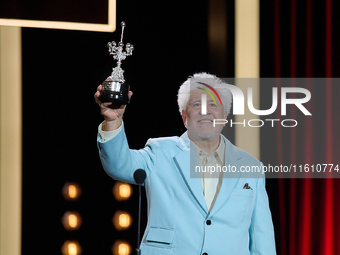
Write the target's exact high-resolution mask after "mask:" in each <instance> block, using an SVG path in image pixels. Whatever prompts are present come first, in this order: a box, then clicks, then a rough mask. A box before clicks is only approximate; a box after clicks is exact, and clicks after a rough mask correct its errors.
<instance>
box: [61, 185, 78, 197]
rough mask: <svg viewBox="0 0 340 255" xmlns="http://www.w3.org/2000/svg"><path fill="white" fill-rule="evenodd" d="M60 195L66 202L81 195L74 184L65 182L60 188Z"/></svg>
mask: <svg viewBox="0 0 340 255" xmlns="http://www.w3.org/2000/svg"><path fill="white" fill-rule="evenodd" d="M62 194H63V196H64V198H65V200H67V201H72V200H77V199H78V198H79V197H80V195H81V188H80V186H79V184H78V183H76V182H67V183H65V185H64V187H63V188H62Z"/></svg>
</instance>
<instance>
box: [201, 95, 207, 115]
mask: <svg viewBox="0 0 340 255" xmlns="http://www.w3.org/2000/svg"><path fill="white" fill-rule="evenodd" d="M201 103H202V112H201V114H202V115H206V114H207V94H202V99H201Z"/></svg>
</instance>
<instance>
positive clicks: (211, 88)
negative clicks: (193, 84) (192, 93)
mask: <svg viewBox="0 0 340 255" xmlns="http://www.w3.org/2000/svg"><path fill="white" fill-rule="evenodd" d="M197 83H199V84H201V85H204V86H206V87H208V88H209V89H210V90H211V91H212V92H214V93H215V95H216V96H217V98H218V100H219V101H220V104H221V105H222V107H223V104H222V100H221V98H220V95H219V94H218V93H217V91H216V90H215V89H214V88H213V87H211V86H210V85H208V84H205V83H203V82H197ZM197 88H198V89H201V90H203V91H204V92H206V93H207V94H208V95H209V96H210V97H211V98H212V100H213V101H214V103H215V105H217V103H216V100H215V98H214V96H213V95H212V94H211V92H210V91H208V90H207V89H204V88H200V87H197Z"/></svg>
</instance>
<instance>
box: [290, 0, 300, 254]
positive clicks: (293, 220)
mask: <svg viewBox="0 0 340 255" xmlns="http://www.w3.org/2000/svg"><path fill="white" fill-rule="evenodd" d="M290 21H291V22H290V31H291V32H290V76H291V78H292V79H291V86H292V87H296V84H295V83H296V79H295V78H296V0H291V10H290ZM292 97H295V96H293V95H292ZM291 119H297V116H296V108H295V107H292V108H291ZM290 132H291V133H290V163H291V164H293V165H295V164H296V163H297V162H296V161H297V159H296V155H297V143H296V139H297V135H296V128H291V129H290ZM289 187H290V194H291V196H290V209H289V219H290V222H289V225H290V227H289V229H290V230H291V231H290V234H289V254H290V255H295V254H296V231H295V228H296V200H297V198H296V194H298V193H297V191H296V179H295V176H294V173H291V179H290V185H289Z"/></svg>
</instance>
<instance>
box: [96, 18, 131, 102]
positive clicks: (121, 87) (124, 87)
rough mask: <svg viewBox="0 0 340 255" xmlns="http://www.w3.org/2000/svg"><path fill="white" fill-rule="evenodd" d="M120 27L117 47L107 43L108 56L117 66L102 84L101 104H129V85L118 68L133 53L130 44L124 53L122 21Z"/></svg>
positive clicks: (113, 42)
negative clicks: (120, 31) (111, 56)
mask: <svg viewBox="0 0 340 255" xmlns="http://www.w3.org/2000/svg"><path fill="white" fill-rule="evenodd" d="M120 25H121V26H122V34H121V37H120V42H119V43H118V46H117V44H116V42H115V41H112V42H108V43H107V47H108V48H109V52H110V55H113V59H115V60H117V66H116V67H115V68H112V73H111V76H109V77H107V78H106V80H105V81H104V82H103V83H102V85H103V90H102V93H101V94H100V97H99V100H100V101H101V102H112V103H113V104H117V105H123V104H128V103H129V97H128V94H129V90H130V85H129V84H127V83H126V82H125V80H124V75H123V73H124V70H123V69H122V68H121V67H120V66H121V64H122V60H124V59H126V57H127V56H131V55H132V51H133V45H132V44H130V43H127V44H126V46H125V51H123V47H124V43H123V34H124V28H125V26H126V25H125V22H124V21H122V22H121V23H120Z"/></svg>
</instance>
